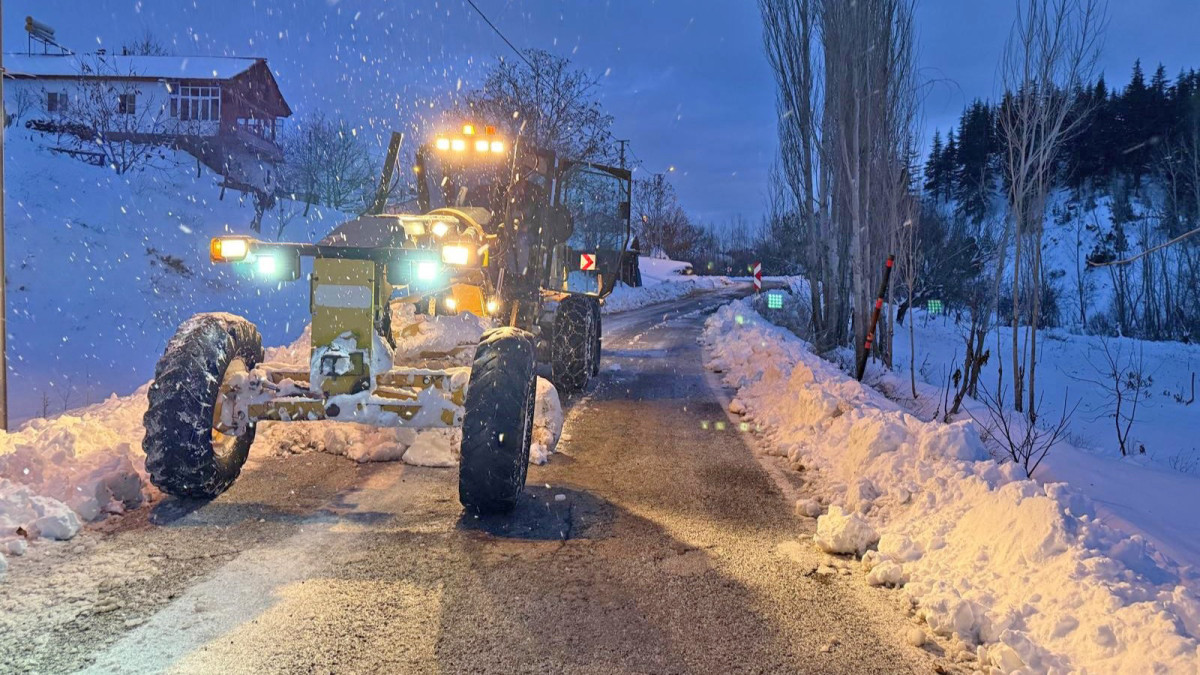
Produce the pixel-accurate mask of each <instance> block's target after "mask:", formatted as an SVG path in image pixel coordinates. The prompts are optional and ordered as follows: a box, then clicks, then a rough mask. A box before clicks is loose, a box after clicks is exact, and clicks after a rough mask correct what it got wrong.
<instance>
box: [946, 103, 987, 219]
mask: <svg viewBox="0 0 1200 675" xmlns="http://www.w3.org/2000/svg"><path fill="white" fill-rule="evenodd" d="M958 129H959V131H958V154H957V157H956V159H957V162H956V166H955V172H954V183H955V189H954V197H955V199H957V200H958V209H959V213H961V214H964V215H966V216H968V217H969V218H971V219H972V220H973V221H974V222H975V223H979V222H980V221H981V220H983V217H984V216H985V215H987V207H988V202H989V198H990V196H991V192H992V169H993V156H994V153H995V149H996V148H995V145H996V144H995V122H994V119H993V115H992V110H991V108H989V107H988V105H987V104H986V103H984V102H983V101H980V100H976V101H975V102H974V103H972V104H971V107H970V108H968V109H967V110H965V111H964V112H963V115H962V118H961V119H960V121H959V127H958Z"/></svg>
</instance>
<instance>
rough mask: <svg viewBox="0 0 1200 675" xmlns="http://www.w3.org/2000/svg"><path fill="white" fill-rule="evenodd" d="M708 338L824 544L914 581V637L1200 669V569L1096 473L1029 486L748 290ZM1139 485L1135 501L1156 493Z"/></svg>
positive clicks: (977, 649) (1001, 650)
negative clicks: (1164, 544) (791, 326)
mask: <svg viewBox="0 0 1200 675" xmlns="http://www.w3.org/2000/svg"><path fill="white" fill-rule="evenodd" d="M704 339H705V342H706V344H707V347H708V354H709V359H710V361H709V366H710V368H712V369H714V370H716V371H718V372H720V373H721V374H722V377H723V378H724V380H725V382H726V383H728V384H729V385H731V386H734V387H736V388H737V398H736V399H735V400H734V401H733V402H732V403H731V406H730V410H731V412H733V413H735V414H740V415H742V420H743V421H744V422H745V423H746V426H747V427H748V428H751V427H752V428H756V429H757V430H758V434H759V437H760V447H761V448H762V449H763V451H764V452H765V453H766V454H768V455H776V456H781V457H785V458H786V459H787V461H788V463H789V465H790V466H791V467H792V468H794V469H796V470H801V471H804V477H805V478H804V488H803V489H804V490H805V491H806V492H807V493H808V494H807V498H806V499H802V500H801V501H799V502H798V503H797V505H796V507H797V509H796V510H797V514H798V515H799V516H802V517H816V516H819V518H818V520H817V533H816V537H815V543H816V545H818V546H819V547H820V548H822V549H823V550H825V551H827V552H830V553H832V554H838V555H856V556H861V557H862V565H861V571H860V574H862V575H863V579H864V581H865V582H866V583H869V584H872V585H883V586H896V587H902V589H903V590H902V592H903V593H905V594H906V595H907V596H908V597H909V599H910V600H911V601H912V603H913V607H914V622H915V623H916V625H917V626H920V627H919V628H914V630H913V635H914V636H915V637H913V638H912V640H913V642H917V643H919V642H922V641H924V639H925V638H924V637H923V635H924V631H926V630H927V631H932V632H933V633H935V634H937V635H940V636H943V638H945V639H946V640H947V641H948V642H949V644H950V647H951V654H950V655H951V656H952V657H955V658H957V659H958V660H961V661H966V662H972V663H973V667H976V668H980V669H982V670H985V671H986V670H988V669H990V668H995V669H997V670H996V671H995V672H1104V673H1127V672H1196V669H1197V664H1198V663H1200V642H1198V641H1197V639H1198V638H1200V595H1198V593H1197V591H1198V588H1200V583H1198V579H1197V576H1196V572H1195V567H1193V566H1190V565H1181V564H1179V563H1178V562H1177V561H1173V560H1171V559H1169V558H1168V557H1166V556H1164V555H1163V552H1162V551H1161V550H1159V549H1158V548H1157V547H1155V546H1154V545H1153V544H1151V543H1149V542H1148V541H1147V539H1146V538H1145V537H1144V536H1140V535H1135V536H1131V535H1130V533H1129V532H1128V531H1122V530H1121V529H1119V528H1118V527H1115V526H1113V525H1112V524H1111V523H1110V522H1109V521H1108V519H1107V518H1105V517H1104V515H1103V512H1102V511H1101V507H1103V506H1105V505H1106V504H1105V503H1103V502H1102V501H1101V500H1100V499H1095V498H1092V497H1089V496H1088V491H1089V489H1090V488H1091V485H1089V484H1088V482H1087V481H1086V480H1084V481H1082V482H1080V483H1074V482H1073V483H1072V484H1064V483H1048V482H1047V483H1043V482H1039V481H1033V480H1028V479H1026V478H1025V476H1024V474H1023V472H1022V470H1021V469H1020V468H1019V467H1018V466H1017V465H1015V464H1014V463H1012V462H1004V461H996V460H994V459H991V456H990V455H991V453H989V448H988V447H987V446H985V444H984V442H983V441H982V440H981V437H980V434H979V431H978V427H977V425H976V424H975V423H974V422H972V421H969V420H968V421H960V422H957V423H954V424H942V423H940V422H925V421H922V420H921V419H920V418H919V417H917V416H915V415H913V414H910V413H908V412H906V411H904V410H903V409H902V408H901V407H900V405H898V404H897V403H895V402H893V401H891V400H889V399H887V398H885V397H884V396H882V395H881V394H880V393H878V392H877V391H875V390H873V389H871V388H870V387H867V386H864V385H862V384H859V383H858V382H855V381H854V380H852V379H851V378H849V377H848V376H847V375H845V374H844V373H843V372H842V371H841V370H840V369H839V368H838V367H837V366H836V365H834V364H832V363H829V362H827V361H825V360H823V359H821V358H820V357H818V356H816V355H814V354H813V353H811V351H810V350H809V348H808V345H807V344H806V343H805V342H803V341H802V340H800V339H799V338H797V337H795V336H794V335H792V334H791V333H789V332H788V331H786V330H784V329H782V328H780V327H778V326H774V325H772V324H770V323H769V322H767V321H766V320H764V319H763V318H762V317H761V316H760V315H759V314H758V313H757V312H755V310H754V309H753V308H752V307H751V306H750V304H749V303H746V302H744V301H736V302H734V303H732V304H730V305H727V306H725V307H723V308H721V309H720V310H718V312H717V313H716V314H715V315H714V316H713V317H711V318H710V319H709V321H708V323H707V326H706V330H705V336H704ZM877 375H878V374H877ZM883 379H885V380H887V381H885V382H881V384H883V385H885V386H884V388H885V389H886V388H889V387H890V388H891V389H893V390H899V389H901V388H902V387H903V386H904V384H905V383H904V382H903V381H902V380H901V379H900V378H899V377H897V376H896V375H894V374H892V375H884V376H883ZM923 396H928V397H934V396H936V390H933V389H932V388H929V387H927V388H926V389H925V393H924V394H923ZM992 452H994V449H992ZM1085 475H1086V474H1078V473H1077V474H1076V475H1075V478H1083V477H1084V476H1085ZM1137 480H1138V479H1137V476H1135V475H1133V474H1129V475H1128V480H1127V482H1126V488H1127V494H1126V499H1127V500H1136V499H1138V495H1139V493H1140V492H1142V490H1141V489H1139V488H1148V489H1153V486H1152V485H1138V483H1137ZM1151 499H1155V497H1151ZM1182 508H1186V506H1184V507H1182ZM1191 513H1194V511H1192V512H1191ZM1191 513H1188V514H1187V515H1189V516H1190V515H1191ZM822 514H823V515H822ZM832 562H833V563H834V564H835V565H843V566H844V563H842V562H839V561H838V560H834V561H832ZM830 569H831V570H832V573H837V570H836V568H833V567H831V568H830ZM817 573H818V574H820V573H821V570H818V571H817Z"/></svg>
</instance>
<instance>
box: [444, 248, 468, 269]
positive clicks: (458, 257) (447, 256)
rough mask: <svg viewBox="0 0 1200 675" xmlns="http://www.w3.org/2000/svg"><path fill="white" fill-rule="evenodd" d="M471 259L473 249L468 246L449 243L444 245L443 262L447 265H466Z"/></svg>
mask: <svg viewBox="0 0 1200 675" xmlns="http://www.w3.org/2000/svg"><path fill="white" fill-rule="evenodd" d="M470 259H471V251H470V249H468V248H467V247H466V246H456V245H448V246H443V247H442V262H444V263H446V264H447V265H466V264H467V262H468V261H469V260H470Z"/></svg>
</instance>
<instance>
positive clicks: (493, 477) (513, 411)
mask: <svg viewBox="0 0 1200 675" xmlns="http://www.w3.org/2000/svg"><path fill="white" fill-rule="evenodd" d="M535 366H536V356H535V354H534V348H533V342H532V340H531V338H530V336H529V334H528V333H525V332H523V331H520V330H517V329H515V328H507V327H506V328H496V329H493V330H490V331H488V332H487V333H484V335H483V337H482V338H481V339H480V341H479V346H478V347H477V348H476V350H475V361H474V364H473V365H472V367H471V380H470V383H469V384H468V385H467V398H466V401H465V402H464V406H463V407H464V409H465V410H464V413H463V431H462V458H461V463H460V466H459V472H458V499H459V501H460V502H462V505H463V506H464V507H466V508H467V509H468V510H470V511H473V512H475V513H479V514H492V513H505V512H508V511H511V510H512V509H513V507H515V506H516V504H517V500H518V499H519V498H520V496H521V490H522V489H523V488H524V487H525V474H526V472H527V470H528V468H529V443H530V440H531V437H532V435H533V411H534V403H535V400H536V396H537V377H536V375H535V372H534V368H535Z"/></svg>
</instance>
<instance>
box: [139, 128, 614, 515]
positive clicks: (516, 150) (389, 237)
mask: <svg viewBox="0 0 1200 675" xmlns="http://www.w3.org/2000/svg"><path fill="white" fill-rule="evenodd" d="M400 143H401V137H399V136H398V135H394V136H393V139H392V143H391V146H390V147H389V152H388V160H387V162H386V163H385V170H384V175H383V176H382V178H381V182H380V197H379V198H378V199H377V200H376V203H375V206H374V207H373V208H372V209H371V210H370V211H369V212H368V213H367V214H365V215H362V216H359V217H357V218H354V219H351V220H349V221H347V222H345V223H343V224H341V225H339V226H338V227H336V228H335V229H334V230H333V231H332V232H331V233H330V234H329V235H328V236H326V237H325V238H324V239H322V240H321V241H319V242H317V243H315V244H309V243H287V242H268V241H260V240H258V239H254V238H251V237H245V236H223V237H218V238H215V239H213V240H212V241H211V245H210V246H211V248H210V255H211V259H212V261H213V262H214V263H215V264H225V265H232V266H235V267H236V268H237V269H239V270H241V271H244V272H245V273H246V276H247V277H248V278H249V279H255V280H261V281H265V282H269V283H271V284H277V283H280V282H287V281H297V280H299V279H301V278H302V277H305V276H306V277H307V280H308V283H309V285H310V289H311V293H310V301H309V305H310V311H311V314H312V326H311V344H312V346H311V354H310V356H311V358H310V360H309V364H308V366H309V367H308V368H307V370H304V369H294V368H293V369H287V368H276V367H272V366H271V364H264V363H263V358H264V354H263V348H262V340H261V337H260V335H259V332H258V330H257V329H256V328H255V326H254V325H253V324H252V323H251V322H249V321H248V320H246V319H243V318H241V317H238V316H234V315H231V314H211V313H210V314H200V315H197V316H194V317H192V318H191V319H189V320H188V321H186V322H184V323H183V324H182V325H181V326H180V327H179V329H178V331H177V332H176V334H175V336H174V337H173V338H172V339H171V340H170V342H169V343H168V345H167V348H166V350H165V352H164V353H163V356H162V358H161V359H160V360H159V362H158V365H157V367H156V369H155V379H154V382H153V383H152V384H151V386H150V390H149V407H148V409H147V411H146V414H145V417H144V424H145V428H146V435H145V440H144V442H143V448H144V449H145V451H146V468H147V471H148V472H149V474H150V478H151V480H152V482H153V483H154V484H155V485H156V486H158V487H159V488H160V489H161V490H163V491H164V492H166V493H168V494H171V495H176V496H180V497H187V498H212V497H215V496H216V495H219V494H220V493H221V492H223V491H224V490H225V489H227V488H228V487H229V486H230V485H231V484H232V483H233V481H234V480H235V479H236V478H237V476H238V474H239V472H240V471H241V467H242V465H243V464H244V463H245V461H246V458H247V455H248V453H249V450H250V446H251V444H252V443H253V441H254V436H255V430H256V425H257V424H258V423H259V422H264V421H271V422H291V421H302V420H330V421H339V422H356V423H364V424H372V425H377V426H405V427H412V428H437V427H443V428H444V427H457V426H461V428H462V444H461V460H460V468H459V498H460V501H461V502H462V504H463V506H464V507H466V508H467V509H469V510H472V511H475V512H480V513H493V512H504V511H507V510H510V509H512V508H513V506H515V504H516V502H517V499H518V497H519V495H520V493H521V490H522V488H523V487H524V483H525V474H526V468H527V466H528V460H529V445H530V438H531V433H532V430H533V416H534V408H535V396H536V390H537V388H536V377H537V374H538V372H539V371H540V372H542V373H544V374H546V375H547V376H548V377H550V378H551V379H552V381H553V382H554V383H555V384H556V386H558V387H559V389H560V390H566V391H572V390H578V389H581V388H583V387H585V386H586V385H587V383H588V381H589V380H590V379H591V378H592V377H593V376H595V375H596V374H598V372H599V360H600V304H601V302H602V300H603V297H604V296H605V295H607V293H608V292H610V291H611V290H612V287H613V285H614V284H615V280H616V276H615V274H613V273H611V272H615V271H616V270H619V269H620V267H619V264H620V262H619V261H618V263H617V265H618V266H616V267H615V268H614V270H612V271H610V273H608V274H607V278H606V271H605V270H601V269H596V268H595V261H596V256H595V255H594V254H589V253H588V252H587V251H588V247H592V248H593V249H598V248H604V249H607V250H614V249H615V250H618V251H625V250H627V249H628V242H629V236H630V222H629V199H630V188H631V181H630V173H629V172H628V171H626V170H622V169H617V168H613V167H607V166H602V165H597V164H591V163H585V162H574V161H566V160H558V159H556V158H555V156H554V154H553V153H551V152H547V151H544V150H541V149H537V148H533V147H531V146H528V145H527V144H526V145H525V147H522V143H521V139H520V138H518V139H517V140H516V142H513V143H510V142H509V141H508V140H506V139H504V138H503V137H501V136H500V135H498V134H497V133H496V132H495V130H494V129H493V128H492V127H482V128H477V127H475V126H474V125H472V124H467V125H463V126H462V127H461V130H459V129H456V130H455V133H447V134H440V135H438V136H437V137H436V138H434V139H433V140H431V142H429V143H426V144H424V145H422V146H421V147H420V148H419V149H418V150H417V151H416V154H415V157H416V162H415V165H414V166H413V168H412V170H413V172H414V178H415V181H416V184H417V190H416V192H417V199H416V207H415V208H413V209H409V210H411V211H412V212H411V213H385V212H384V211H386V210H387V209H386V207H385V201H386V200H385V199H384V197H385V196H386V194H387V192H388V191H389V189H388V186H389V185H390V183H391V181H392V175H391V174H392V170H393V167H394V166H395V160H396V157H397V150H398V148H399V146H400ZM392 303H411V304H413V305H414V306H415V307H416V308H417V310H418V311H420V312H422V313H428V314H434V315H437V314H446V313H458V312H472V313H475V314H478V315H480V316H485V317H490V318H491V320H492V323H493V324H494V325H495V327H494V328H492V329H490V330H488V331H486V332H485V333H484V334H483V336H482V337H481V339H480V340H479V343H478V345H476V347H475V353H474V360H473V362H472V365H471V367H470V369H469V370H468V369H466V368H442V369H432V368H426V367H422V365H423V364H408V365H404V364H397V363H396V360H397V359H396V357H395V355H394V351H393V348H394V346H395V341H394V335H393V332H392V326H391V321H390V317H391V305H392Z"/></svg>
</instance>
